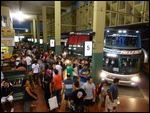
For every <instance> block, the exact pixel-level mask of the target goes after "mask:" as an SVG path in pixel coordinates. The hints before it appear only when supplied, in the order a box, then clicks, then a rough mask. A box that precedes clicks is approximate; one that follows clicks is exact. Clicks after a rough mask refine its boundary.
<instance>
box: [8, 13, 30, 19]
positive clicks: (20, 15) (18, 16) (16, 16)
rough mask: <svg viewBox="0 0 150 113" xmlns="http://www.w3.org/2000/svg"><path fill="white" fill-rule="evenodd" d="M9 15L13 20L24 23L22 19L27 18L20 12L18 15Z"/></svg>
mask: <svg viewBox="0 0 150 113" xmlns="http://www.w3.org/2000/svg"><path fill="white" fill-rule="evenodd" d="M11 15H12V17H13V18H15V19H17V20H19V21H24V19H27V18H28V16H27V15H25V14H23V13H22V11H19V12H18V13H12V14H11Z"/></svg>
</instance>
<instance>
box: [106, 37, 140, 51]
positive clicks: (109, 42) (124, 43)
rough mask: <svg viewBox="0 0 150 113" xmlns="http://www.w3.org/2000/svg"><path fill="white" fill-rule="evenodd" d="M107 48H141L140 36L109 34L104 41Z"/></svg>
mask: <svg viewBox="0 0 150 113" xmlns="http://www.w3.org/2000/svg"><path fill="white" fill-rule="evenodd" d="M104 46H105V47H113V48H128V49H130V48H132V49H133V48H140V47H141V44H140V36H138V34H135V35H131V34H130V35H127V34H107V35H106V37H105V39H104Z"/></svg>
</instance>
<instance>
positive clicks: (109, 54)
mask: <svg viewBox="0 0 150 113" xmlns="http://www.w3.org/2000/svg"><path fill="white" fill-rule="evenodd" d="M106 55H107V56H108V57H117V55H116V54H112V53H107V54H106Z"/></svg>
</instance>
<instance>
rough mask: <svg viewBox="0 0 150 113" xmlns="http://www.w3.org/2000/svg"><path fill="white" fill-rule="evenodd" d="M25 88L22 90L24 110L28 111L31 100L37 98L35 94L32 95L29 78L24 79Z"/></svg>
mask: <svg viewBox="0 0 150 113" xmlns="http://www.w3.org/2000/svg"><path fill="white" fill-rule="evenodd" d="M24 86H25V90H24V97H23V100H24V112H30V106H31V102H32V100H34V99H35V100H37V95H34V94H33V92H32V89H31V87H30V80H28V79H26V80H25V85H24Z"/></svg>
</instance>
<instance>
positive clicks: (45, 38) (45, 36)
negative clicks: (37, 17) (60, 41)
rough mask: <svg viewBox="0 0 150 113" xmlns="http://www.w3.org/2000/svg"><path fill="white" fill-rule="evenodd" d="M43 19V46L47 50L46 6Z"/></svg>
mask: <svg viewBox="0 0 150 113" xmlns="http://www.w3.org/2000/svg"><path fill="white" fill-rule="evenodd" d="M42 21H43V47H44V50H45V51H47V25H46V22H47V19H46V6H42Z"/></svg>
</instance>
